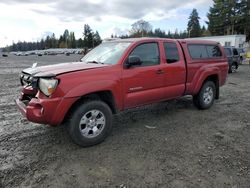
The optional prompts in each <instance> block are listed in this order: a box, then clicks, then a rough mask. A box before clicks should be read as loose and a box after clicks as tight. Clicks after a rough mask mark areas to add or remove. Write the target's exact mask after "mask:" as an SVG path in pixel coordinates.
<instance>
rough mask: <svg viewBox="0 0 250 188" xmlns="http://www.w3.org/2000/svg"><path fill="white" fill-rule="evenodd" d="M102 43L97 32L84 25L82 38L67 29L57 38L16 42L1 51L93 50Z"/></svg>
mask: <svg viewBox="0 0 250 188" xmlns="http://www.w3.org/2000/svg"><path fill="white" fill-rule="evenodd" d="M101 42H102V40H101V37H100V35H99V33H98V31H96V32H93V30H92V29H91V28H90V26H89V25H88V24H85V25H84V31H83V37H82V38H79V39H76V38H75V33H74V32H70V31H69V30H68V29H66V30H65V31H64V33H63V34H62V35H60V37H59V38H56V36H55V34H54V33H53V34H52V35H48V36H47V37H46V38H45V39H41V40H40V41H37V42H17V43H13V44H12V45H11V46H7V47H5V48H3V51H14V52H16V51H31V50H44V49H49V48H93V47H95V46H97V45H99V44H100V43H101Z"/></svg>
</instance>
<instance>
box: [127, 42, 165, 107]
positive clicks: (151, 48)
mask: <svg viewBox="0 0 250 188" xmlns="http://www.w3.org/2000/svg"><path fill="white" fill-rule="evenodd" d="M129 56H137V57H139V58H140V59H141V65H137V66H132V67H129V68H124V70H123V93H124V95H125V96H124V108H125V109H127V108H132V107H136V106H140V105H144V104H148V103H152V102H156V101H160V100H161V99H162V98H164V93H163V92H162V88H163V87H164V71H163V69H162V65H161V58H160V50H159V44H158V42H149V43H142V44H139V45H137V46H136V47H135V48H134V49H133V50H132V52H131V53H130V55H129Z"/></svg>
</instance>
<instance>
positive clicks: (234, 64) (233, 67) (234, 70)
mask: <svg viewBox="0 0 250 188" xmlns="http://www.w3.org/2000/svg"><path fill="white" fill-rule="evenodd" d="M237 69H238V66H237V64H236V63H235V62H234V63H232V65H231V66H230V67H229V72H230V73H233V72H236V71H237Z"/></svg>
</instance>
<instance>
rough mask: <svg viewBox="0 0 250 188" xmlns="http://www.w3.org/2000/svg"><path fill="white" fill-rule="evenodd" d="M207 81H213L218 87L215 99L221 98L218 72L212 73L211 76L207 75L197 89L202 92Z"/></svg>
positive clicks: (216, 87)
mask: <svg viewBox="0 0 250 188" xmlns="http://www.w3.org/2000/svg"><path fill="white" fill-rule="evenodd" d="M207 81H212V82H213V83H214V85H215V89H216V94H215V99H219V96H220V84H219V76H218V74H211V75H209V76H207V77H206V78H205V79H204V80H203V82H202V83H201V85H200V86H199V89H198V90H197V93H199V92H200V90H201V88H202V86H203V85H204V84H205V83H206V82H207Z"/></svg>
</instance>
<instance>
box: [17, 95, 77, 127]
mask: <svg viewBox="0 0 250 188" xmlns="http://www.w3.org/2000/svg"><path fill="white" fill-rule="evenodd" d="M76 100H77V99H76V98H66V99H64V98H55V99H39V98H32V99H31V101H29V102H28V103H27V105H26V102H25V101H22V100H21V99H16V100H15V102H16V105H17V107H18V109H19V110H20V112H21V113H22V115H23V116H24V117H26V118H27V119H28V120H29V121H31V122H34V123H39V124H49V125H52V126H56V125H59V124H61V123H62V121H63V120H64V117H65V115H66V113H67V112H68V110H69V109H70V107H71V105H72V104H73V103H74V102H75V101H76Z"/></svg>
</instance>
